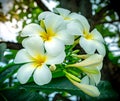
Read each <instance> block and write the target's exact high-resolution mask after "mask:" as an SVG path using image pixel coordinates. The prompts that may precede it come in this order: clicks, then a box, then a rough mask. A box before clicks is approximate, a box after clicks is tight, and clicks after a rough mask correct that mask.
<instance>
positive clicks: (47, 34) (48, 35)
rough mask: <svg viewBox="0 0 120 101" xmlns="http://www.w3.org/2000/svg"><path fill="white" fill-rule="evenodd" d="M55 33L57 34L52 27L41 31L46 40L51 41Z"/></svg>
mask: <svg viewBox="0 0 120 101" xmlns="http://www.w3.org/2000/svg"><path fill="white" fill-rule="evenodd" d="M55 35H56V34H55V33H54V32H53V31H52V30H51V29H47V31H46V32H42V33H40V36H41V38H42V39H43V40H44V41H50V40H51V39H52V37H54V36H55Z"/></svg>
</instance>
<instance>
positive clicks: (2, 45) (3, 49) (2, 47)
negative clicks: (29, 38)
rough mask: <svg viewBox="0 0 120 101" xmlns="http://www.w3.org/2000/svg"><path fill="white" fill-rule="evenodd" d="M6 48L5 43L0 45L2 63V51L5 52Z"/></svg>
mask: <svg viewBox="0 0 120 101" xmlns="http://www.w3.org/2000/svg"><path fill="white" fill-rule="evenodd" d="M6 47H7V46H6V44H5V43H1V44H0V61H2V59H3V54H4V51H5V49H6Z"/></svg>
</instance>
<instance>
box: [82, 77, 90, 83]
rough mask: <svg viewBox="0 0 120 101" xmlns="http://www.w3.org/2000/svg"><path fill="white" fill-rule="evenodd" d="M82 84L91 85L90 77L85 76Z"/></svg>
mask: <svg viewBox="0 0 120 101" xmlns="http://www.w3.org/2000/svg"><path fill="white" fill-rule="evenodd" d="M81 84H89V78H88V76H85V77H83V78H82V79H81Z"/></svg>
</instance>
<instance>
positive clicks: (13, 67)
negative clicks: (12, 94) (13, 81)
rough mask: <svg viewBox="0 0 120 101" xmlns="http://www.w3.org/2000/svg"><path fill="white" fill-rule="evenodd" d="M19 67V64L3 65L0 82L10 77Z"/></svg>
mask: <svg viewBox="0 0 120 101" xmlns="http://www.w3.org/2000/svg"><path fill="white" fill-rule="evenodd" d="M19 67H20V65H15V64H10V65H9V66H5V67H3V70H1V71H0V72H1V73H0V83H2V82H3V81H4V80H6V79H7V78H9V77H11V76H12V75H13V74H14V73H15V72H16V71H17V70H18V68H19Z"/></svg>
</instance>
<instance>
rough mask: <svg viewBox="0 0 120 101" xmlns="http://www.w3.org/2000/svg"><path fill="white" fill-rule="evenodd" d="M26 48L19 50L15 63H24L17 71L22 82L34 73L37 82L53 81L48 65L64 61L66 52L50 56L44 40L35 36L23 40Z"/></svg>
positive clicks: (42, 83) (41, 83) (39, 83)
mask: <svg viewBox="0 0 120 101" xmlns="http://www.w3.org/2000/svg"><path fill="white" fill-rule="evenodd" d="M22 45H23V47H24V49H21V50H20V51H18V53H17V55H16V57H15V60H14V63H16V64H20V63H24V64H23V65H22V66H21V67H20V69H19V70H18V72H17V78H18V80H19V81H20V83H22V84H25V83H26V82H27V81H28V80H29V79H30V77H31V76H32V75H33V79H34V81H35V83H36V84H38V85H44V84H47V83H49V82H50V81H51V78H52V74H51V71H50V69H49V68H48V65H51V64H59V63H62V62H63V60H64V58H65V52H64V51H62V52H61V53H60V54H59V55H58V56H50V55H49V54H47V53H46V52H45V50H44V46H43V41H42V39H41V38H40V37H37V36H34V37H29V38H26V39H24V40H23V42H22Z"/></svg>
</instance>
